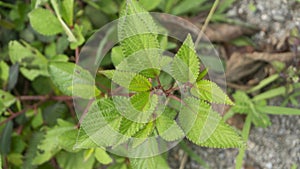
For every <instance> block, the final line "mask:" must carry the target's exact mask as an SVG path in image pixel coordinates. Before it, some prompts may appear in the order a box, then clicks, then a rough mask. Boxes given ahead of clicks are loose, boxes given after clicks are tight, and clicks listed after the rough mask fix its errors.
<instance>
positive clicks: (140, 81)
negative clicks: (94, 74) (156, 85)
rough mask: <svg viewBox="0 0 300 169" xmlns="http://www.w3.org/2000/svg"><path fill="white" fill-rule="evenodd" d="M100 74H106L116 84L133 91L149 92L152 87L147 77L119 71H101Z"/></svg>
mask: <svg viewBox="0 0 300 169" xmlns="http://www.w3.org/2000/svg"><path fill="white" fill-rule="evenodd" d="M100 73H101V74H104V75H105V76H106V77H107V78H109V79H111V80H112V81H113V82H115V83H116V84H118V85H120V86H122V87H125V88H127V89H129V90H132V91H138V92H142V91H148V90H150V89H151V87H152V85H151V83H150V82H149V81H148V79H147V78H146V77H144V76H142V75H139V74H136V73H132V72H123V71H117V70H104V71H100Z"/></svg>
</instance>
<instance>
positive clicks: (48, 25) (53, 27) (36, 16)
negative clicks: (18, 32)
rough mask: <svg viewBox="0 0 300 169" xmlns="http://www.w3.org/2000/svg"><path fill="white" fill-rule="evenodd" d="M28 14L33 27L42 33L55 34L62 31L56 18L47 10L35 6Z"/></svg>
mask: <svg viewBox="0 0 300 169" xmlns="http://www.w3.org/2000/svg"><path fill="white" fill-rule="evenodd" d="M28 16H29V21H30V24H31V26H32V27H33V29H34V30H35V31H37V32H38V33H40V34H42V35H55V34H58V33H61V32H63V28H62V26H61V24H60V23H59V21H58V19H57V18H56V17H55V16H54V15H53V14H52V13H51V12H50V11H49V10H46V9H43V8H36V9H34V10H32V11H31V12H30V13H29V14H28Z"/></svg>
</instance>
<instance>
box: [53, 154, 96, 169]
mask: <svg viewBox="0 0 300 169" xmlns="http://www.w3.org/2000/svg"><path fill="white" fill-rule="evenodd" d="M56 159H57V162H58V164H59V166H60V168H63V169H83V168H84V169H92V168H93V164H94V162H95V159H94V158H88V159H87V160H84V151H81V152H77V153H68V152H63V151H62V152H60V153H59V154H57V158H56Z"/></svg>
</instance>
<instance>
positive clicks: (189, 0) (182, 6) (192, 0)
mask: <svg viewBox="0 0 300 169" xmlns="http://www.w3.org/2000/svg"><path fill="white" fill-rule="evenodd" d="M204 2H206V0H183V1H180V3H179V4H178V5H176V6H175V7H174V8H173V9H172V12H171V13H172V14H173V15H180V14H183V13H186V12H189V11H190V10H191V9H193V8H195V7H200V6H201V4H203V3H204Z"/></svg>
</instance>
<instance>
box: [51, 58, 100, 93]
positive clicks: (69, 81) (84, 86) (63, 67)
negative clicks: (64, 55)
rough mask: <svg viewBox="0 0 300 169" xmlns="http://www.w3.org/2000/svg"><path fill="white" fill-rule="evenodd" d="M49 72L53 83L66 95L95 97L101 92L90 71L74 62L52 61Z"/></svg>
mask: <svg viewBox="0 0 300 169" xmlns="http://www.w3.org/2000/svg"><path fill="white" fill-rule="evenodd" d="M49 73H50V77H51V80H52V81H53V83H54V84H55V85H56V86H57V87H58V88H59V90H60V91H61V92H62V93H64V94H65V95H68V96H73V95H74V96H78V97H82V98H93V97H94V96H95V95H98V94H99V93H100V91H99V90H98V89H97V88H96V86H95V85H94V78H93V77H92V75H91V74H90V72H88V71H87V70H84V69H83V68H81V67H79V66H77V65H75V64H74V63H69V62H51V63H50V64H49Z"/></svg>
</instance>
